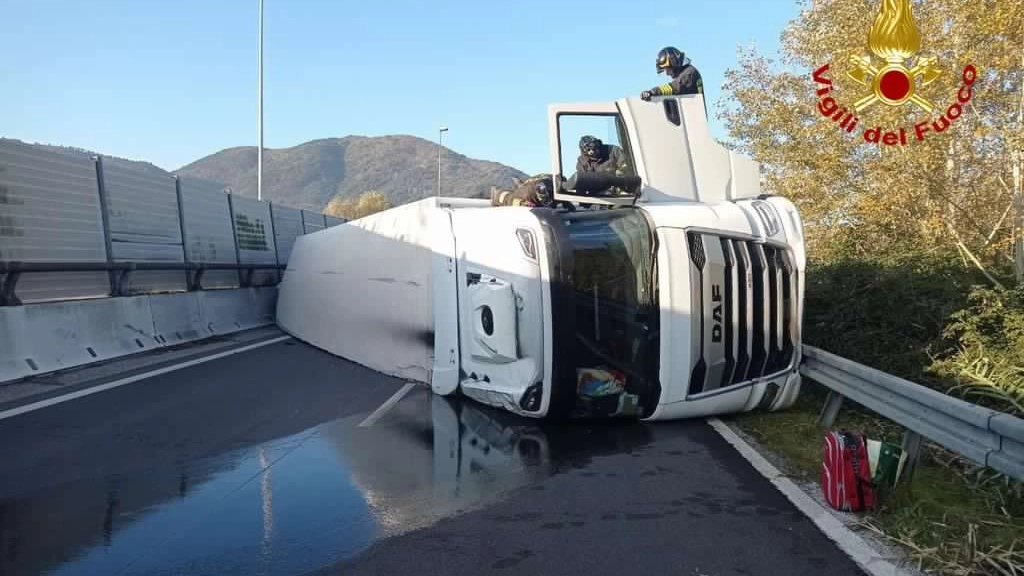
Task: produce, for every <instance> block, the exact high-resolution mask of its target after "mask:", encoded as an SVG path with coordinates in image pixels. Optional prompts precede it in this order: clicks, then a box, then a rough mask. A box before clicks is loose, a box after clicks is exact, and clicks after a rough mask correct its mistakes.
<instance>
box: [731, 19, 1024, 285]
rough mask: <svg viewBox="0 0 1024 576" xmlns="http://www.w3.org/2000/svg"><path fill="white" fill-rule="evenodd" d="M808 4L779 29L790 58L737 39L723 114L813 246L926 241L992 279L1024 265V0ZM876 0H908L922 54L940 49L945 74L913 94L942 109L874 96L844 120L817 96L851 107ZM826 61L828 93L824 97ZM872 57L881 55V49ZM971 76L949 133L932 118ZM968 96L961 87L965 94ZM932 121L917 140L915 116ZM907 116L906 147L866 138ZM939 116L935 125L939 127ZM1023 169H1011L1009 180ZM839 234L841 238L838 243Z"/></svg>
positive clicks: (860, 247) (866, 248) (865, 248)
mask: <svg viewBox="0 0 1024 576" xmlns="http://www.w3.org/2000/svg"><path fill="white" fill-rule="evenodd" d="M799 4H800V6H801V8H802V10H801V13H800V15H799V16H798V17H797V18H796V19H795V20H794V21H792V22H790V24H789V26H788V27H787V28H786V29H785V30H784V31H783V33H782V54H783V62H782V64H784V67H781V69H780V67H778V66H776V63H775V62H773V61H771V60H769V59H768V58H765V57H764V56H761V55H759V54H758V53H757V52H756V51H755V50H741V51H740V54H739V66H738V67H737V68H736V69H732V70H729V71H727V73H726V77H725V85H724V89H725V91H726V92H727V93H731V96H732V99H731V101H728V102H726V103H724V104H720V110H719V113H718V117H719V118H721V119H722V120H723V121H724V123H725V125H726V127H727V129H728V131H729V133H730V136H731V137H732V138H733V140H734V144H735V145H737V146H739V147H740V148H741V149H742V150H744V151H745V152H746V153H748V154H750V155H751V156H752V157H753V158H754V159H756V160H758V161H760V162H761V163H762V165H763V166H764V168H765V172H766V174H765V179H766V186H767V188H768V189H769V191H774V192H777V193H781V194H784V195H786V196H788V197H790V198H792V199H793V200H794V202H796V203H797V205H798V206H799V207H800V208H801V210H802V211H803V213H804V216H805V219H806V220H807V221H808V222H809V223H810V224H811V225H809V226H808V235H809V237H810V240H811V241H812V242H813V243H814V244H813V246H812V249H817V250H819V253H820V251H822V250H827V249H829V248H830V247H833V246H839V245H842V246H844V247H845V248H846V249H852V250H855V251H861V252H872V251H874V252H876V253H877V252H878V251H880V250H885V249H892V248H899V247H908V246H914V247H922V246H923V247H929V248H931V249H935V250H949V251H952V252H955V253H959V254H960V255H961V256H962V257H963V259H964V262H967V263H969V265H971V266H976V267H978V268H981V269H983V270H984V271H985V272H986V274H989V277H990V279H991V280H992V281H993V282H994V283H996V284H999V280H998V277H999V276H1001V275H1003V274H1006V275H1008V273H1009V272H1010V271H1011V270H1014V271H1015V272H1016V277H1017V280H1018V282H1020V281H1021V278H1022V275H1024V240H1022V238H1024V198H1022V196H1021V190H1020V177H1019V176H1018V174H1020V171H1021V168H1020V167H1021V162H1022V156H1021V150H1024V4H1022V3H1020V2H1000V1H996V0H928V2H922V1H920V0H914V1H913V2H908V0H800V2H799ZM880 6H884V7H886V9H887V10H890V11H893V10H904V9H905V8H911V9H912V12H911V13H912V15H913V21H914V22H915V23H916V25H917V28H918V30H919V31H920V39H921V43H920V44H921V46H920V52H919V53H918V54H917V56H923V55H934V56H935V57H936V69H937V70H939V71H940V75H939V76H938V77H937V78H936V79H935V80H934V81H933V82H931V83H930V84H928V85H926V86H923V87H920V88H919V91H918V93H919V94H921V95H922V96H924V97H925V98H927V99H928V100H929V101H931V102H932V103H933V104H934V105H935V108H934V110H932V111H931V112H930V113H926V112H924V111H922V110H921V109H919V108H917V107H916V106H913V105H906V106H901V107H895V108H893V107H888V106H884V105H882V104H880V103H875V104H874V105H872V106H869V107H868V108H865V109H863V110H862V111H860V112H857V117H858V118H859V121H860V125H859V126H857V129H856V130H853V131H852V132H847V131H846V130H843V129H841V128H840V127H839V126H838V125H837V124H836V122H834V121H833V120H832V119H830V118H828V117H826V116H824V115H823V113H822V112H821V110H820V109H819V101H820V100H821V99H824V98H825V97H827V96H834V97H835V100H836V101H838V102H840V104H841V105H845V106H847V107H850V108H852V104H853V103H854V102H855V101H857V100H858V99H860V98H861V97H862V96H863V95H864V94H865V92H868V93H870V88H867V87H865V86H863V85H861V84H860V83H858V82H857V81H855V80H854V79H852V78H851V77H850V76H849V75H848V73H849V72H850V71H852V70H855V69H856V66H855V63H852V62H851V56H861V55H865V54H869V53H870V52H869V50H868V38H869V31H870V30H871V29H872V25H873V22H874V21H875V18H876V15H877V14H878V13H879V8H880ZM826 63H828V64H829V69H828V71H827V73H824V76H826V77H827V78H828V79H829V80H830V81H831V82H832V84H831V88H832V92H830V93H828V94H826V95H821V96H819V94H818V93H816V91H817V90H818V89H819V88H823V87H824V84H823V83H819V82H816V81H815V80H814V78H813V76H812V75H813V73H814V71H815V70H818V69H819V68H821V67H822V66H823V65H824V64H826ZM876 63H878V60H876ZM968 64H972V65H974V66H975V68H976V70H977V80H976V81H975V82H974V83H973V85H972V86H971V93H970V99H969V101H968V102H967V103H965V104H963V105H962V114H960V116H959V117H958V118H956V119H955V120H953V121H952V122H950V124H949V126H948V128H946V129H945V130H944V132H943V133H937V131H936V130H935V129H934V128H933V126H932V124H931V121H936V122H942V120H941V117H942V115H943V114H944V113H945V112H947V109H948V107H949V106H951V105H952V104H953V103H956V102H957V98H958V91H959V90H961V89H962V86H963V84H964V82H963V78H962V76H963V73H964V69H965V67H966V66H967V65H968ZM964 94H966V92H964ZM923 121H927V122H928V123H927V124H926V126H928V127H929V130H930V131H929V132H927V133H925V135H924V138H923V140H920V141H919V140H917V139H916V137H915V134H914V126H915V124H917V123H919V122H923ZM874 126H878V127H880V128H882V129H883V130H891V129H897V130H898V128H900V127H904V128H908V129H909V130H908V131H909V134H908V143H907V145H905V146H900V145H896V146H887V145H884V144H869V143H866V142H865V141H864V139H863V137H862V135H863V131H864V129H865V128H868V127H874ZM941 126H942V125H941V124H939V127H941ZM1015 177H1016V178H1015ZM840 241H841V242H840Z"/></svg>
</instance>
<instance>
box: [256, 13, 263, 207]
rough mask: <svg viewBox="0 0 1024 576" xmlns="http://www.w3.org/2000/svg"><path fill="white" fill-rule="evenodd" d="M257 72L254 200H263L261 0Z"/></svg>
mask: <svg viewBox="0 0 1024 576" xmlns="http://www.w3.org/2000/svg"><path fill="white" fill-rule="evenodd" d="M259 69H260V71H259V74H260V96H259V109H260V111H259V118H257V120H256V130H257V132H259V141H260V142H259V149H258V151H257V152H256V158H257V160H256V162H257V167H256V200H257V201H261V200H263V0H260V48H259Z"/></svg>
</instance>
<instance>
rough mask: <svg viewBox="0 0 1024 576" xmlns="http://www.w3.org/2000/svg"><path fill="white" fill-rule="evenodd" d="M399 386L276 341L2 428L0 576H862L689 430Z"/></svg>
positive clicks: (730, 458)
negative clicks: (517, 413)
mask: <svg viewBox="0 0 1024 576" xmlns="http://www.w3.org/2000/svg"><path fill="white" fill-rule="evenodd" d="M114 377H116V376H111V378H114ZM404 384H405V383H404V382H402V381H399V380H396V379H393V378H389V377H385V376H382V375H380V374H377V373H375V372H372V371H370V370H368V369H366V368H363V367H360V366H357V365H354V364H351V363H349V362H346V361H344V360H341V359H338V358H335V357H333V356H330V355H328V354H326V353H323V352H321V351H319V350H316V349H314V348H311V347H309V346H306V345H304V344H302V343H299V342H296V341H287V342H282V343H277V344H271V345H268V346H265V347H262V348H259V349H256V350H251V351H248V352H243V353H239V354H236V355H232V356H227V357H225V358H220V359H217V360H212V361H210V362H208V363H205V364H200V365H197V366H192V367H189V368H184V369H181V370H178V371H175V372H170V373H167V374H163V375H159V376H154V377H152V378H149V379H146V380H142V381H139V382H135V383H133V384H128V385H125V386H122V387H119V388H115V389H112V390H107V391H104V392H100V393H97V394H94V395H90V396H86V397H83V398H79V399H76V400H72V401H69V402H65V403H62V404H58V405H55V406H50V407H47V408H43V409H41V410H38V411H34V412H29V413H27V414H21V415H18V416H15V417H13V418H10V419H6V420H0V443H2V444H0V445H2V447H3V450H2V452H0V453H2V454H3V460H2V466H0V574H3V575H5V576H20V575H25V574H54V575H79V574H90V575H91V574H97V575H104V576H106V575H114V574H157V575H162V574H194V575H202V574H211V575H212V574H217V575H221V574H245V575H257V574H274V575H277V574H283V575H290V574H403V575H404V574H431V575H434V574H437V575H441V574H502V575H506V574H507V575H517V574H529V575H531V576H535V575H538V574H558V575H560V576H569V575H573V574H586V575H587V576H595V575H601V574H610V575H616V576H621V575H623V574H639V573H642V574H669V573H671V574H680V575H707V576H719V575H734V574H735V575H744V574H750V575H776V574H777V575H780V576H781V575H786V576H797V575H802V574H807V575H815V576H816V575H819V574H830V576H841V575H847V574H861V573H862V572H860V571H859V570H858V569H857V567H856V566H855V565H854V564H853V562H852V561H850V560H849V559H848V558H847V557H846V556H844V555H843V554H842V553H841V552H840V551H839V550H838V549H836V547H835V546H834V545H833V544H832V543H831V542H830V541H829V540H828V539H827V538H826V537H825V536H824V535H823V534H821V533H820V532H819V531H818V530H817V528H816V527H815V526H814V525H813V524H812V523H811V522H810V521H809V520H808V519H807V518H806V517H804V516H803V515H802V514H800V513H799V512H798V511H797V510H796V509H795V508H794V507H793V506H792V504H790V503H789V501H788V500H786V498H785V497H784V496H782V495H781V494H779V493H778V492H777V491H776V490H775V489H774V488H773V487H772V485H771V484H770V483H769V482H768V481H767V480H765V479H764V478H763V477H761V476H760V475H759V474H758V473H757V472H756V471H754V469H753V468H752V467H751V466H750V465H749V464H748V463H747V462H746V461H745V460H743V459H742V458H741V457H740V456H739V455H738V454H737V453H736V452H735V451H734V450H733V449H732V448H731V447H730V446H729V445H728V444H727V443H726V442H725V441H724V440H723V439H722V438H721V437H719V436H718V435H717V434H716V433H715V432H714V431H713V430H712V429H711V428H710V427H709V426H708V425H707V424H705V423H703V422H699V421H694V422H682V423H659V424H657V425H644V424H639V423H602V424H597V423H578V424H576V425H572V426H569V425H558V426H555V425H542V424H541V423H539V422H536V421H533V420H528V419H521V418H517V417H514V416H512V415H509V414H505V413H503V412H498V411H494V410H491V409H488V408H485V407H482V406H480V405H478V404H475V403H473V402H470V401H458V400H450V399H444V398H440V397H435V396H433V395H432V394H431V393H430V392H429V390H427V389H425V388H423V387H415V388H412V389H411V391H410V390H407V394H405V395H404V396H403V397H402V398H401V400H400V401H398V402H397V403H395V404H394V405H393V406H392V407H391V408H390V409H388V410H387V411H386V412H383V413H380V412H376V411H377V410H378V408H379V407H380V406H381V405H382V404H384V403H385V402H387V401H388V400H389V399H390V398H392V397H393V395H394V394H396V392H398V391H400V390H402V389H403V388H405V386H404ZM371 414H375V416H374V417H372V418H370V416H371ZM360 424H364V425H363V426H361V425H360Z"/></svg>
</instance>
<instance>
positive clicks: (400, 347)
mask: <svg viewBox="0 0 1024 576" xmlns="http://www.w3.org/2000/svg"><path fill="white" fill-rule="evenodd" d="M446 218H447V215H446V214H445V213H444V212H440V211H438V210H437V209H436V199H434V198H429V199H426V200H421V201H419V202H413V203H411V204H406V205H404V206H399V207H397V208H392V209H391V210H386V211H384V212H379V213H377V214H373V215H371V216H367V217H365V218H360V219H359V220H354V221H352V222H348V223H345V224H342V225H339V226H332V227H331V228H327V229H324V230H320V231H317V232H314V233H312V234H306V235H304V236H299V237H298V238H297V239H296V242H295V246H294V248H293V249H292V254H291V256H290V258H289V261H288V267H287V269H286V270H285V274H284V278H283V279H282V281H281V285H280V287H279V290H278V302H277V323H278V325H279V326H280V327H281V329H283V330H284V331H285V332H287V333H289V334H291V335H293V336H295V337H296V338H298V339H300V340H303V341H305V342H307V343H309V344H312V345H313V346H316V347H318V348H321V349H323V350H326V351H327V352H330V353H331V354H335V355H338V356H342V357H344V358H348V359H351V360H353V361H355V362H357V363H358V364H362V365H364V366H367V367H369V368H372V369H374V370H377V371H379V372H383V373H384V374H388V375H391V376H396V377H398V378H405V379H409V380H414V381H418V382H430V380H431V374H432V372H433V370H434V365H433V356H434V352H433V345H432V344H431V340H432V338H431V337H430V335H431V334H432V333H434V300H433V290H432V289H431V285H432V276H433V274H432V268H433V266H434V264H433V260H434V254H435V250H434V248H433V244H434V243H435V241H436V240H435V234H437V231H436V230H442V231H443V229H444V227H445V226H444V224H445V222H444V219H446ZM435 219H438V220H437V221H435ZM437 223H439V225H437ZM449 230H450V225H449ZM444 248H445V247H442V251H441V252H440V254H439V258H441V257H444V256H445V250H444ZM449 293H450V291H445V292H443V293H442V294H449ZM441 305H442V306H445V305H448V306H450V301H449V300H448V299H442V303H441ZM443 360H447V356H445V357H444V358H443Z"/></svg>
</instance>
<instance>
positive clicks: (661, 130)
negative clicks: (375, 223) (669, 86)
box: [616, 95, 760, 203]
mask: <svg viewBox="0 0 1024 576" xmlns="http://www.w3.org/2000/svg"><path fill="white" fill-rule="evenodd" d="M616 105H617V107H618V110H619V113H620V114H621V116H622V119H623V122H624V124H625V125H626V128H627V130H628V131H629V140H630V144H631V145H632V149H633V155H634V157H635V158H636V162H637V168H638V170H637V172H638V175H639V176H640V178H641V179H642V180H643V185H644V192H643V195H642V199H643V200H644V201H647V202H659V201H662V202H665V201H673V200H676V201H677V200H680V199H682V200H693V201H697V202H706V203H714V202H721V201H724V200H734V199H737V198H747V197H754V196H757V195H758V194H759V193H760V174H759V173H758V165H757V163H756V162H754V161H753V160H750V159H749V158H746V157H744V156H742V155H740V154H736V153H735V152H732V151H730V150H728V149H727V148H725V147H724V146H722V145H721V144H719V143H718V142H717V141H716V140H715V139H714V137H713V136H712V135H711V130H710V127H709V126H708V122H707V117H706V115H705V111H704V99H703V97H702V96H699V95H693V96H670V97H664V98H655V99H653V100H652V101H650V102H645V101H643V100H641V99H640V98H623V99H621V100H619V101H618V102H617V103H616Z"/></svg>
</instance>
